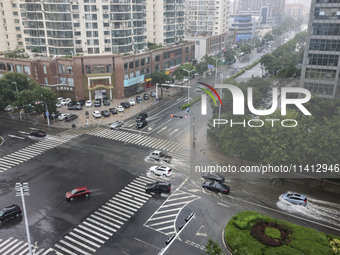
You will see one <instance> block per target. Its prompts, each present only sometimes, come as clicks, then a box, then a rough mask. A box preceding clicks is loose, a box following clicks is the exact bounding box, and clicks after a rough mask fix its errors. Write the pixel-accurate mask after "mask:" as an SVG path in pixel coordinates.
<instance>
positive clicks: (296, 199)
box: [281, 193, 307, 206]
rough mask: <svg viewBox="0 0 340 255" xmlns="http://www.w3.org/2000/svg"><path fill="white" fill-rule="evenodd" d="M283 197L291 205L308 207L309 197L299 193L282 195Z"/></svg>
mask: <svg viewBox="0 0 340 255" xmlns="http://www.w3.org/2000/svg"><path fill="white" fill-rule="evenodd" d="M281 197H282V198H283V199H284V200H286V201H288V202H289V203H292V204H295V205H303V206H306V205H307V197H306V196H304V195H301V194H298V193H285V194H282V195H281Z"/></svg>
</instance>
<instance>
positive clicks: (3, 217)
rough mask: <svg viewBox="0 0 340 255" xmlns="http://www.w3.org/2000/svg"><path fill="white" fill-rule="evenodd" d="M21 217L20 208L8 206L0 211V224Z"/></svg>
mask: <svg viewBox="0 0 340 255" xmlns="http://www.w3.org/2000/svg"><path fill="white" fill-rule="evenodd" d="M20 216H21V208H20V206H18V205H15V204H13V205H10V206H7V207H5V208H4V209H2V210H0V224H1V223H3V222H4V221H7V220H10V219H14V218H18V217H20Z"/></svg>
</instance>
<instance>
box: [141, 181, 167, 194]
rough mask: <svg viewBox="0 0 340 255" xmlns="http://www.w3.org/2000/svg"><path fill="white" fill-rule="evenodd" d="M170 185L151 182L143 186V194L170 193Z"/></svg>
mask: <svg viewBox="0 0 340 255" xmlns="http://www.w3.org/2000/svg"><path fill="white" fill-rule="evenodd" d="M170 191H171V184H170V183H169V182H159V181H157V182H153V183H148V184H146V185H145V192H147V193H149V192H154V193H170Z"/></svg>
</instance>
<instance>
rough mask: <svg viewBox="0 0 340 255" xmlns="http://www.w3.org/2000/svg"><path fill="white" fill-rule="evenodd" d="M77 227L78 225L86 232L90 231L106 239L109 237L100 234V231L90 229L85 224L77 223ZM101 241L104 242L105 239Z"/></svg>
mask: <svg viewBox="0 0 340 255" xmlns="http://www.w3.org/2000/svg"><path fill="white" fill-rule="evenodd" d="M78 227H79V228H82V229H84V230H86V231H87V232H90V233H92V234H94V235H96V236H99V237H101V238H103V239H106V240H108V239H109V238H108V237H107V236H104V235H102V234H100V233H98V232H96V231H93V230H92V229H90V228H88V227H85V226H83V225H78ZM101 243H105V241H102V242H101Z"/></svg>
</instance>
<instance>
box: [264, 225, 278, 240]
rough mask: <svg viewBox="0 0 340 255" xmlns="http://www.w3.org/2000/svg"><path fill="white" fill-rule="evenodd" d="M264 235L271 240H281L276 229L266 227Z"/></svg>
mask: <svg viewBox="0 0 340 255" xmlns="http://www.w3.org/2000/svg"><path fill="white" fill-rule="evenodd" d="M264 233H265V234H266V235H267V236H269V237H271V238H273V239H280V238H281V233H280V231H279V230H278V229H277V228H270V227H267V228H266V229H265V231H264Z"/></svg>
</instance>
